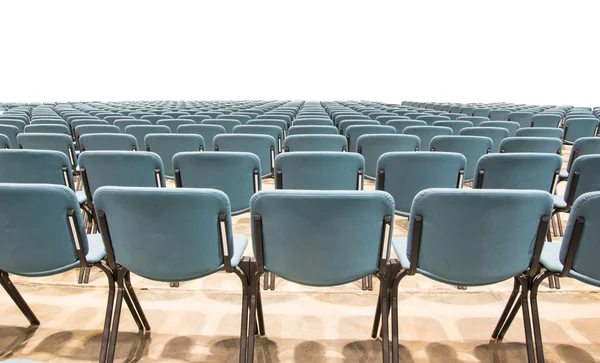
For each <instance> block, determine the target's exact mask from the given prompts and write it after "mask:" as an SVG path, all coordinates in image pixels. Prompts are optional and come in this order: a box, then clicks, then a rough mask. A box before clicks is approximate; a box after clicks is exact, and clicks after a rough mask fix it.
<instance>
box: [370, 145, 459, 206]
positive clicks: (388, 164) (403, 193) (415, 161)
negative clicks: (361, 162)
mask: <svg viewBox="0 0 600 363" xmlns="http://www.w3.org/2000/svg"><path fill="white" fill-rule="evenodd" d="M466 163H467V161H466V159H465V157H464V156H463V155H461V154H459V153H450V152H446V153H434V152H427V151H424V152H389V153H385V154H383V155H382V156H381V157H380V158H379V161H378V163H377V179H376V184H375V185H376V188H377V190H383V191H386V192H388V193H390V194H391V195H392V196H393V197H394V201H395V205H396V214H398V215H401V216H404V217H408V216H409V215H410V206H411V204H412V201H413V199H414V197H415V196H416V195H417V194H418V193H419V192H420V191H421V190H423V189H427V188H462V185H463V179H464V171H465V167H466Z"/></svg>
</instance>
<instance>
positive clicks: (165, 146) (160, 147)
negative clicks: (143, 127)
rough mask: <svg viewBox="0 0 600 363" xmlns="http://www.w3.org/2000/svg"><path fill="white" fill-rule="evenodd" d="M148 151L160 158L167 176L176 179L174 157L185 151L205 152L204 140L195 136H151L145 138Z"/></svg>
mask: <svg viewBox="0 0 600 363" xmlns="http://www.w3.org/2000/svg"><path fill="white" fill-rule="evenodd" d="M144 145H146V151H152V152H154V153H156V154H158V156H160V158H161V160H162V162H163V166H164V171H165V176H166V177H167V178H174V177H175V173H174V169H173V156H175V154H177V153H179V152H184V151H202V150H204V139H203V138H202V136H200V135H194V134H149V135H146V137H145V138H144Z"/></svg>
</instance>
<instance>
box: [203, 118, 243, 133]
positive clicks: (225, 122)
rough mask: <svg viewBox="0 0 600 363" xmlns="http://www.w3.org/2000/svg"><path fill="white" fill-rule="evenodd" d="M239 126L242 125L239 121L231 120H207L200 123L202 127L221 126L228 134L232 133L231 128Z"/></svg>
mask: <svg viewBox="0 0 600 363" xmlns="http://www.w3.org/2000/svg"><path fill="white" fill-rule="evenodd" d="M241 124H242V123H241V122H240V121H238V120H232V119H207V120H203V121H202V125H219V126H223V127H224V128H225V131H226V132H227V133H228V134H231V133H233V128H234V127H236V126H239V125H241Z"/></svg>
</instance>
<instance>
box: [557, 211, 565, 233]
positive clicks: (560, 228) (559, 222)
mask: <svg viewBox="0 0 600 363" xmlns="http://www.w3.org/2000/svg"><path fill="white" fill-rule="evenodd" d="M556 224H558V233H559V235H560V236H561V237H562V236H563V235H564V233H563V226H562V220H561V219H560V212H556Z"/></svg>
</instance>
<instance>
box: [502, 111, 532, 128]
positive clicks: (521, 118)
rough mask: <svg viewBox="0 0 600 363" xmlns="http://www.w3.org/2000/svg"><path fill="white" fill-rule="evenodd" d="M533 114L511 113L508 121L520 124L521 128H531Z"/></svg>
mask: <svg viewBox="0 0 600 363" xmlns="http://www.w3.org/2000/svg"><path fill="white" fill-rule="evenodd" d="M533 115H534V113H533V112H511V113H510V114H509V115H508V121H513V122H516V123H518V124H519V125H520V126H521V127H530V126H531V119H532V118H533Z"/></svg>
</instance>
